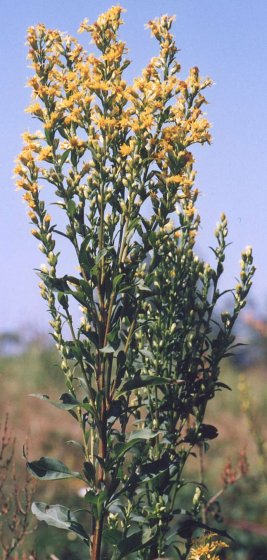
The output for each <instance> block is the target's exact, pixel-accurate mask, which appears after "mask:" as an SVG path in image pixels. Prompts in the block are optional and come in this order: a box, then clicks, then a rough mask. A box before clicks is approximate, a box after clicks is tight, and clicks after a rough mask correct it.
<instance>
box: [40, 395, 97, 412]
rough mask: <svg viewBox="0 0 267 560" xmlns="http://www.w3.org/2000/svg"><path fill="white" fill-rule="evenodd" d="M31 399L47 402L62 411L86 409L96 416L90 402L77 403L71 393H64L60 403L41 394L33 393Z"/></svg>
mask: <svg viewBox="0 0 267 560" xmlns="http://www.w3.org/2000/svg"><path fill="white" fill-rule="evenodd" d="M29 397H35V398H36V399H40V400H41V401H46V402H48V403H49V404H52V405H53V406H55V407H56V408H60V409H61V410H68V411H69V410H73V409H75V408H77V406H79V407H80V408H84V410H86V411H87V412H90V414H92V415H93V416H95V411H94V408H93V407H92V406H91V405H90V403H88V402H79V401H77V400H76V399H75V398H74V397H73V396H72V395H71V394H70V393H63V394H62V395H61V397H60V401H54V400H52V399H50V397H49V396H48V395H42V394H41V393H31V394H30V395H29Z"/></svg>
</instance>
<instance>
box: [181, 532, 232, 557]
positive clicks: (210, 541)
mask: <svg viewBox="0 0 267 560" xmlns="http://www.w3.org/2000/svg"><path fill="white" fill-rule="evenodd" d="M214 539H215V540H214ZM222 548H228V545H227V544H226V543H224V542H223V541H221V540H220V541H219V540H217V539H216V535H215V534H210V535H205V536H203V537H201V538H199V539H196V540H195V542H194V545H193V546H192V548H191V549H190V553H189V557H188V560H220V556H219V555H218V554H217V552H218V550H219V549H222Z"/></svg>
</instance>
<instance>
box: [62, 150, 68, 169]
mask: <svg viewBox="0 0 267 560" xmlns="http://www.w3.org/2000/svg"><path fill="white" fill-rule="evenodd" d="M69 155H70V150H65V152H63V154H62V156H61V158H60V165H61V167H62V165H64V163H65V161H66V160H67V159H68V157H69Z"/></svg>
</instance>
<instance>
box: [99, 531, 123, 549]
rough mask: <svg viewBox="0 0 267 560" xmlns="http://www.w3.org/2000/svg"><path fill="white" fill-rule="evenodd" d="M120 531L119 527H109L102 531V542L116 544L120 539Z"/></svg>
mask: <svg viewBox="0 0 267 560" xmlns="http://www.w3.org/2000/svg"><path fill="white" fill-rule="evenodd" d="M121 538H122V532H121V531H119V529H115V528H113V527H110V528H109V529H105V531H103V542H104V543H107V544H111V545H116V544H118V542H120V541H121Z"/></svg>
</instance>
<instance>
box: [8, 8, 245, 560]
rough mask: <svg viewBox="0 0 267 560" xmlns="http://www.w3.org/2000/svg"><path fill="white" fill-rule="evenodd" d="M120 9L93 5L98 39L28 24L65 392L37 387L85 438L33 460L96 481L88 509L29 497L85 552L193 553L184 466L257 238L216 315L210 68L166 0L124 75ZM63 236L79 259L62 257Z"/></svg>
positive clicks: (48, 290)
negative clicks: (180, 34) (206, 198)
mask: <svg viewBox="0 0 267 560" xmlns="http://www.w3.org/2000/svg"><path fill="white" fill-rule="evenodd" d="M122 12H123V9H122V8H121V7H120V6H114V7H112V8H111V9H110V10H108V11H107V12H106V13H104V14H102V15H100V17H99V18H98V19H97V21H96V22H95V23H93V24H89V23H88V20H84V21H83V23H82V24H81V27H80V31H81V32H86V33H89V35H90V37H91V40H92V41H93V43H94V44H95V49H94V51H93V52H92V53H90V54H88V52H87V51H86V50H85V48H84V47H83V46H81V45H80V44H79V42H78V41H77V40H76V39H74V38H72V37H70V36H69V35H67V34H65V33H61V32H60V31H57V30H51V29H47V28H46V27H45V26H44V25H42V24H40V25H37V26H36V27H31V28H30V29H29V31H28V45H29V58H30V61H31V64H32V68H33V70H34V72H35V73H34V75H33V77H31V79H30V80H29V85H30V87H31V88H32V94H33V103H32V104H31V105H30V107H29V108H28V109H27V111H28V112H29V113H30V114H31V115H32V116H33V117H35V118H37V120H38V121H39V123H40V124H39V126H40V130H39V131H37V132H35V133H30V132H26V133H24V134H23V140H24V147H23V149H22V152H21V154H20V155H19V157H18V159H17V165H16V174H17V175H18V181H17V185H18V187H19V188H22V189H23V190H24V191H25V193H24V195H23V197H24V200H25V201H26V202H27V203H28V205H29V214H28V215H29V218H30V220H31V222H32V224H33V230H32V233H33V235H34V236H35V237H36V238H37V239H38V241H39V243H40V245H39V246H40V250H41V251H42V253H43V254H44V256H45V257H46V263H45V264H43V265H42V266H41V269H40V271H39V276H40V278H41V284H40V288H41V295H42V297H43V298H44V299H45V300H46V302H47V305H48V309H49V311H50V314H51V326H52V328H53V337H54V339H55V342H56V345H57V348H58V351H59V353H60V356H61V368H62V372H63V374H64V375H65V379H66V392H65V393H64V394H63V395H61V397H60V399H59V400H52V399H49V398H48V397H47V396H42V395H37V397H38V396H39V398H41V399H44V400H45V401H47V402H48V403H50V404H52V405H55V406H57V407H59V408H61V409H62V410H63V411H67V412H69V413H71V415H72V416H73V418H74V421H76V422H78V423H79V424H80V428H81V441H80V442H78V445H80V447H81V449H82V452H83V464H82V465H81V470H80V472H73V471H71V470H70V469H69V468H68V467H67V466H66V465H65V464H63V463H62V462H60V461H58V460H57V459H55V458H52V457H42V458H41V459H39V460H37V461H28V468H29V470H30V472H31V473H32V474H33V475H34V476H35V477H36V478H39V479H42V480H44V481H47V480H59V479H63V478H70V477H75V478H78V479H80V480H81V481H82V482H83V483H84V485H85V486H86V489H87V490H86V493H85V497H84V504H85V505H84V510H83V511H80V510H79V513H77V512H76V513H75V512H73V511H70V509H68V507H67V506H66V505H58V504H56V505H47V504H45V503H34V504H33V505H32V511H33V513H34V514H35V515H36V516H37V518H38V519H39V520H44V521H46V522H47V523H48V524H49V525H54V526H56V527H58V528H61V529H66V530H68V531H74V532H75V533H76V534H77V535H78V536H79V537H80V538H81V539H82V540H83V542H84V543H85V545H87V546H88V547H89V557H90V558H91V559H92V560H99V559H103V558H112V560H120V559H123V558H127V559H131V558H132V559H135V560H137V559H139V560H153V559H155V558H158V557H160V556H162V555H165V556H166V555H167V556H168V557H172V558H180V559H185V558H188V555H189V554H191V557H192V554H193V552H192V550H193V549H192V548H191V544H192V538H193V537H194V536H195V533H196V531H202V532H203V531H209V530H211V531H212V529H210V528H209V527H207V526H206V524H204V523H203V522H202V521H201V516H200V509H201V503H200V502H201V492H200V494H199V499H198V500H196V499H193V500H192V507H191V509H189V510H187V511H185V509H184V507H183V502H182V499H181V498H180V495H181V489H182V488H183V487H184V486H185V485H186V484H189V483H190V481H189V482H187V481H186V480H185V479H184V477H183V470H184V466H185V464H186V462H187V459H188V458H189V456H190V455H191V454H192V452H193V449H194V447H195V445H199V444H200V443H201V444H204V443H205V442H206V441H207V440H209V439H212V438H214V437H216V435H217V430H216V428H215V427H214V426H211V425H208V424H205V423H204V418H205V411H206V407H207V403H208V401H209V400H210V399H212V398H213V397H214V395H215V392H216V391H217V390H220V389H221V388H222V387H223V383H221V382H220V380H219V373H220V362H221V360H222V358H223V357H224V356H225V355H226V354H227V353H228V352H229V351H230V352H231V348H232V347H233V344H234V336H233V334H232V329H233V326H234V323H235V321H236V319H237V317H238V314H239V312H240V310H241V308H242V307H244V305H245V300H246V296H247V294H248V291H249V289H250V286H251V278H252V275H253V272H254V267H253V264H252V251H251V248H250V247H248V248H247V249H246V250H245V251H244V252H243V253H242V259H241V274H240V281H239V283H238V284H237V286H236V288H235V289H234V290H232V294H233V308H232V310H231V311H229V312H228V311H227V312H224V313H223V314H222V315H221V321H220V322H219V323H218V324H217V330H216V329H214V320H215V317H216V318H217V314H216V315H214V309H215V307H216V304H217V302H218V300H219V298H220V297H221V296H222V294H221V292H220V289H219V285H218V282H219V279H220V276H221V274H222V272H223V262H224V258H225V249H226V246H227V242H226V237H227V220H226V217H225V216H224V215H222V217H221V221H220V222H219V223H218V225H217V229H216V233H215V236H216V246H215V248H214V249H213V251H214V255H215V260H216V264H215V267H214V268H213V267H212V266H211V265H210V264H208V263H206V262H204V261H203V260H201V259H200V258H199V257H198V256H197V254H196V252H195V251H194V244H195V238H196V235H197V232H198V227H199V223H200V217H199V215H198V212H197V210H196V206H195V204H196V201H197V197H198V190H197V189H196V188H195V186H194V180H195V171H194V170H193V163H194V159H193V155H192V152H191V149H192V147H193V146H194V145H195V144H205V143H210V140H211V137H210V132H209V122H208V120H207V119H206V117H205V114H204V113H203V106H204V105H205V103H206V99H205V97H204V95H203V92H204V90H205V89H206V88H207V87H208V86H210V85H211V80H210V79H201V78H200V74H199V70H198V68H197V67H194V68H192V69H191V71H190V74H189V77H188V78H187V79H185V80H182V79H181V78H180V77H179V73H180V65H179V63H178V62H177V60H176V54H177V47H176V45H175V41H174V37H173V35H172V34H171V26H172V23H173V20H174V18H173V17H169V16H166V15H164V16H162V17H160V18H158V19H155V20H154V21H150V22H149V23H148V25H147V27H148V29H149V30H150V31H151V33H152V35H153V37H154V38H155V39H156V40H157V42H158V44H159V54H158V55H157V56H155V57H153V58H152V59H151V60H150V62H149V63H148V65H147V66H146V67H145V68H144V70H143V72H142V75H141V76H140V77H138V78H137V79H135V80H134V81H133V84H132V85H128V84H127V82H126V81H125V80H124V78H123V75H124V71H125V70H126V68H127V67H128V65H129V64H130V62H129V60H128V59H127V58H126V53H127V49H126V45H125V43H124V42H123V41H121V40H120V39H119V37H118V30H119V27H120V25H121V24H122V19H121V15H122ZM46 193H47V195H46ZM48 198H49V200H50V201H52V203H53V205H57V207H58V209H57V212H56V216H57V218H53V210H52V209H53V208H55V206H53V205H52V206H51V214H50V211H48ZM60 212H61V214H60ZM61 216H62V221H61ZM55 219H57V223H55ZM62 237H63V238H64V240H65V243H63V244H62V243H60V240H62ZM66 244H69V246H70V247H71V248H72V251H73V254H74V255H75V259H76V270H77V273H76V274H75V273H74V274H70V272H68V270H67V267H66V260H65V256H64V250H65V247H66ZM68 260H70V253H68ZM59 267H60V270H62V269H63V271H64V273H62V272H61V273H60V272H59ZM64 267H65V268H64ZM77 267H78V268H77ZM73 269H74V267H73ZM74 304H77V307H78V306H80V310H81V322H80V323H79V324H77V323H78V321H77V320H76V316H77V315H76V311H75V309H74ZM79 453H80V451H79ZM190 484H191V486H192V488H193V495H195V491H194V484H195V487H196V485H197V483H192V482H191V483H190ZM197 487H198V485H197ZM77 515H78V516H79V519H78V520H77ZM82 517H83V519H82ZM190 550H191V552H189V551H190ZM55 552H56V551H55Z"/></svg>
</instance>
